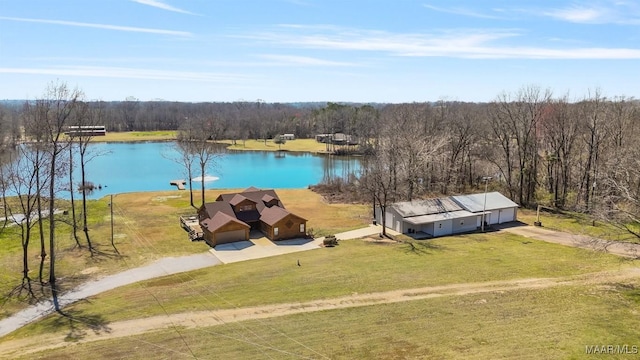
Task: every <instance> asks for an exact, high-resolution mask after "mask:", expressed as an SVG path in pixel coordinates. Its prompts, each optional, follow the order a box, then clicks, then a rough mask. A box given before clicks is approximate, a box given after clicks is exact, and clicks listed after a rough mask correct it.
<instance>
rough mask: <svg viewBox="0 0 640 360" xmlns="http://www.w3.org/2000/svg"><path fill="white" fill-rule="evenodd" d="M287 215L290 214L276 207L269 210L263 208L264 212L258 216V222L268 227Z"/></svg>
mask: <svg viewBox="0 0 640 360" xmlns="http://www.w3.org/2000/svg"><path fill="white" fill-rule="evenodd" d="M288 215H291V213H290V212H288V211H287V210H285V209H282V208H279V207H277V206H272V207H270V208H265V209H264V210H262V213H261V214H260V221H262V222H263V223H265V224H267V225H269V226H273V224H275V223H277V222H278V221H280V220H282V219H284V218H285V217H287V216H288Z"/></svg>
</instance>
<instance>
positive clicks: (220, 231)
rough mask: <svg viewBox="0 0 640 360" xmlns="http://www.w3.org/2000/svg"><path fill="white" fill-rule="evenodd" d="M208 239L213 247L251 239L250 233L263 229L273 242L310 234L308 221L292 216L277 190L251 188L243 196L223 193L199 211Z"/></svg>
mask: <svg viewBox="0 0 640 360" xmlns="http://www.w3.org/2000/svg"><path fill="white" fill-rule="evenodd" d="M198 220H199V222H200V226H201V227H202V233H203V238H204V240H205V241H206V242H207V243H208V244H209V245H210V246H216V245H219V244H225V243H230V242H236V241H243V240H249V232H250V231H251V230H252V229H254V230H260V231H262V233H264V235H265V236H266V237H267V238H269V239H271V240H282V239H290V238H296V237H302V236H305V235H306V226H307V220H306V219H304V218H302V217H300V216H297V215H295V214H292V213H290V212H289V211H287V210H286V209H285V208H284V205H283V204H282V202H281V201H280V199H279V198H278V195H277V194H276V193H275V191H273V190H260V189H257V188H254V187H250V188H248V189H246V190H244V191H242V192H239V193H230V194H222V195H220V196H218V198H216V201H214V202H211V203H206V204H204V205H203V206H202V207H200V209H199V210H198Z"/></svg>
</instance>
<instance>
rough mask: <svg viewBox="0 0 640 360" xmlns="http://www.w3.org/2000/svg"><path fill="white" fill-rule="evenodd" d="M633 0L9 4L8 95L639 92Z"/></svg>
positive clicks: (454, 96) (0, 57) (186, 97)
mask: <svg viewBox="0 0 640 360" xmlns="http://www.w3.org/2000/svg"><path fill="white" fill-rule="evenodd" d="M639 60H640V2H638V1H627V0H593V1H590V0H583V1H562V0H557V1H550V0H537V1H528V0H523V1H499V0H493V1H488V0H461V1H456V0H454V1H449V0H447V1H445V0H424V1H412V0H395V1H391V0H387V1H382V0H369V1H360V0H358V1H356V0H352V1H350V0H342V1H334V0H182V1H180V0H91V1H87V0H67V1H55V0H20V1H16V0H0V84H2V85H1V86H0V99H32V98H37V97H40V96H42V93H43V91H44V89H45V87H46V86H47V84H48V83H50V82H51V81H57V80H59V81H63V82H66V83H67V84H69V85H70V86H77V87H78V88H80V89H82V90H83V91H84V92H85V94H86V97H87V98H88V99H102V100H124V99H125V98H126V97H129V96H133V97H136V98H138V99H140V100H154V99H163V100H169V101H194V102H199V101H236V100H245V101H255V100H258V99H260V100H263V101H267V102H296V101H354V102H394V103H398V102H414V101H417V102H421V101H435V100H439V99H447V100H459V101H491V100H493V99H495V98H496V96H497V95H498V94H500V93H502V92H505V91H506V92H515V91H517V90H518V89H520V88H521V87H523V86H530V85H535V86H539V87H541V88H549V89H551V90H552V91H553V93H554V94H555V95H557V96H562V95H565V94H567V93H569V95H570V97H571V98H572V99H579V98H581V97H583V96H584V95H586V94H587V92H588V91H589V90H594V89H596V88H597V89H600V90H601V91H602V93H603V94H604V95H607V96H617V95H624V96H627V97H639V96H640V61H639Z"/></svg>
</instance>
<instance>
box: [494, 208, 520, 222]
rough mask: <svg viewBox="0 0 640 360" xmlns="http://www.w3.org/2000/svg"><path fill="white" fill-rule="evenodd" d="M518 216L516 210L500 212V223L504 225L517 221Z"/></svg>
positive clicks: (509, 209)
mask: <svg viewBox="0 0 640 360" xmlns="http://www.w3.org/2000/svg"><path fill="white" fill-rule="evenodd" d="M515 215H516V211H515V208H508V209H502V210H500V216H499V219H498V223H499V224H502V223H506V222H509V221H515V220H516V219H515V217H516V216H515Z"/></svg>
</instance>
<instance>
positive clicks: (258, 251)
mask: <svg viewBox="0 0 640 360" xmlns="http://www.w3.org/2000/svg"><path fill="white" fill-rule="evenodd" d="M380 231H381V230H380V227H379V226H378V227H376V226H373V225H372V226H369V227H367V228H364V229H359V230H353V231H349V232H346V233H341V234H336V237H337V238H338V239H340V240H347V239H355V238H359V237H365V236H370V235H373V234H377V233H379V232H380ZM323 240H324V238H318V239H313V240H312V239H292V240H280V241H277V242H272V241H270V240H268V239H267V238H264V237H261V238H258V237H256V238H255V239H251V240H250V241H241V242H237V243H231V244H223V245H218V246H216V247H215V249H211V250H210V251H208V252H206V253H202V254H195V255H188V256H181V257H167V258H162V259H159V260H156V261H155V262H153V263H151V264H149V265H145V266H142V267H139V268H134V269H129V270H126V271H123V272H121V273H118V274H113V275H109V276H105V277H103V278H100V279H96V280H93V281H90V282H87V283H84V284H82V285H80V286H78V287H77V288H75V289H73V290H71V291H69V292H67V293H64V294H62V295H60V297H59V299H58V300H59V302H60V307H61V308H64V307H65V306H67V305H70V304H72V303H74V302H76V301H80V300H82V299H86V298H88V297H91V296H95V295H97V294H100V293H102V292H105V291H108V290H112V289H115V288H117V287H120V286H125V285H129V284H133V283H136V282H138V281H143V280H149V279H153V278H157V277H161V276H166V275H172V274H177V273H181V272H185V271H192V270H198V269H202V268H206V267H211V266H215V265H220V264H228V263H233V262H238V261H245V260H251V259H258V258H262V257H269V256H276V255H282V254H288V253H293V252H298V251H306V250H313V249H319V248H320V247H321V245H322V241H323ZM53 312H54V308H53V303H52V302H51V301H44V302H41V303H38V304H36V305H33V306H29V307H28V308H26V309H24V310H22V311H19V312H17V313H15V314H13V315H11V316H9V317H8V318H5V319H2V320H0V337H2V336H4V335H7V334H9V333H11V332H13V331H15V330H17V329H19V328H21V327H22V326H24V325H27V324H29V323H31V322H33V321H36V320H38V319H40V318H42V317H44V316H46V315H49V314H51V313H53Z"/></svg>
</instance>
